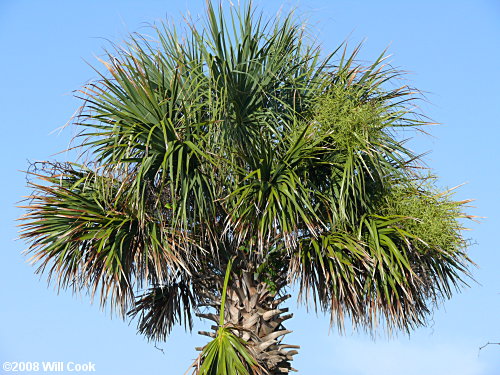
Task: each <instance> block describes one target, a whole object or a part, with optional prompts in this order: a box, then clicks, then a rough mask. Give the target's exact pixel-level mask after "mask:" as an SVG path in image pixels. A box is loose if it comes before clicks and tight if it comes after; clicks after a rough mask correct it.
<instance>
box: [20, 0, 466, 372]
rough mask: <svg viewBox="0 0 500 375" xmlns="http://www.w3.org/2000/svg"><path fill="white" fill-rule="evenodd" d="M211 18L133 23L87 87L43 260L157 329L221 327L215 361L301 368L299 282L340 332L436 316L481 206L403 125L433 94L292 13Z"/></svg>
mask: <svg viewBox="0 0 500 375" xmlns="http://www.w3.org/2000/svg"><path fill="white" fill-rule="evenodd" d="M205 21H206V22H205V24H204V27H202V29H201V31H200V30H199V29H198V28H196V27H195V26H194V25H193V23H190V22H188V23H187V28H186V32H185V33H184V34H182V35H180V34H178V32H177V31H176V29H175V28H174V27H172V26H166V25H161V26H157V27H154V30H155V33H156V34H155V37H154V38H150V37H146V36H143V35H133V36H131V38H130V40H129V41H128V42H127V43H126V45H125V46H123V47H115V49H114V50H113V51H112V52H108V55H107V59H106V61H102V63H103V64H104V66H105V68H106V70H107V71H106V72H105V73H102V74H101V73H99V74H100V78H99V80H97V81H95V82H93V83H90V84H88V85H86V86H85V87H84V88H83V89H82V90H80V91H79V94H78V97H80V98H81V100H82V103H83V104H82V109H81V113H80V114H79V116H78V117H77V118H76V120H75V123H76V125H77V126H79V127H80V128H81V129H82V131H81V133H80V134H79V136H78V139H79V140H80V141H79V143H78V145H79V147H80V150H82V156H81V157H80V158H79V159H78V160H77V161H78V163H76V162H67V163H61V162H43V163H39V164H38V165H37V170H36V171H35V172H32V174H31V175H36V177H37V178H36V179H32V182H31V186H32V187H33V189H34V192H33V194H32V196H31V197H30V201H29V203H28V205H27V206H26V209H27V212H26V214H25V215H24V216H23V218H22V220H23V223H22V227H23V232H22V234H21V237H23V238H24V239H25V240H26V241H28V243H29V249H28V252H29V253H31V254H32V258H31V259H32V262H33V263H35V264H37V265H38V269H37V272H41V273H45V274H46V275H47V277H48V279H49V280H54V282H55V283H56V284H57V285H58V286H59V287H61V288H69V289H71V290H73V291H75V292H76V291H81V290H87V291H89V292H90V294H91V296H92V297H94V296H97V297H98V298H99V299H100V302H101V304H102V305H103V306H104V305H109V306H111V309H112V310H113V311H116V312H118V313H119V314H121V315H122V316H123V317H126V316H129V317H132V318H134V317H135V318H136V319H137V320H138V330H139V332H140V333H141V334H144V335H146V336H147V337H148V338H150V339H152V340H164V339H165V338H166V336H167V335H168V334H169V332H170V330H171V329H172V327H173V326H174V325H176V324H182V325H185V326H186V327H189V328H191V327H192V316H193V315H194V314H197V315H198V316H199V317H201V318H206V319H209V320H212V321H214V323H215V324H214V326H213V327H212V328H213V331H212V332H202V333H203V334H206V335H208V336H211V337H213V338H214V340H213V341H211V342H210V343H209V344H207V345H206V346H205V347H204V348H201V350H202V352H201V354H200V356H199V357H198V360H197V362H196V363H195V364H194V370H193V371H194V373H199V374H226V373H231V374H251V373H268V374H272V375H282V374H287V373H288V372H289V371H290V370H292V367H291V361H292V357H293V356H294V355H295V354H296V353H297V351H296V349H297V348H298V346H295V345H287V344H285V343H284V341H283V340H284V337H285V335H286V334H287V333H289V332H290V331H289V330H287V329H286V328H285V321H286V320H287V319H290V318H291V317H292V314H288V309H287V308H284V307H282V303H283V302H284V301H285V300H287V298H289V297H290V295H289V294H288V292H289V290H290V286H292V285H297V286H298V290H299V300H300V301H302V302H303V303H305V304H313V305H314V306H315V307H317V308H319V309H321V310H322V311H325V312H328V313H329V314H330V315H331V321H332V324H336V325H338V326H339V328H340V329H341V330H342V327H343V322H344V320H345V319H346V318H348V319H350V320H351V321H352V322H353V324H354V325H355V326H358V327H364V328H367V329H369V330H373V329H375V328H376V327H377V326H378V325H379V324H381V325H382V326H384V327H385V328H386V329H387V330H393V329H397V330H400V329H402V330H408V331H409V330H411V329H413V328H414V327H417V326H419V325H422V324H425V323H426V317H427V316H428V314H429V312H430V310H431V309H432V308H433V306H434V305H435V304H436V303H438V302H439V301H440V300H442V299H443V298H449V297H450V296H451V295H452V292H453V291H454V290H455V289H457V288H459V287H460V286H461V285H464V281H463V278H464V276H467V275H468V265H469V264H470V260H469V259H468V257H467V255H466V253H465V250H466V245H467V243H466V241H465V240H464V239H463V237H462V235H461V229H462V227H461V224H460V222H459V219H460V218H463V217H467V216H466V215H465V214H464V213H463V212H462V211H463V205H464V204H465V203H467V202H466V201H462V202H456V201H454V200H453V199H452V196H451V193H450V192H449V191H440V190H438V189H437V188H436V187H435V184H434V181H435V178H434V177H432V176H430V175H429V174H427V172H425V169H423V168H422V167H421V163H420V162H419V157H418V155H414V154H413V153H412V152H411V151H410V150H409V149H408V148H406V147H405V141H404V140H403V138H402V134H403V132H401V131H399V130H403V131H404V130H411V129H420V127H421V126H422V125H425V124H426V121H425V120H423V119H422V117H421V116H419V115H418V113H416V112H415V111H414V103H415V100H418V98H419V96H418V95H417V94H416V93H415V92H414V91H413V90H411V89H410V88H409V87H407V86H405V85H395V84H394V83H397V82H399V77H400V75H401V74H400V72H398V71H397V70H395V69H393V68H392V67H390V66H389V65H387V64H385V62H384V55H382V56H380V57H379V58H378V59H377V60H376V61H375V62H374V63H373V64H371V65H369V66H366V67H364V66H362V65H360V64H358V63H357V62H356V61H357V60H356V55H357V53H358V50H359V48H356V49H355V50H354V52H353V53H351V54H348V53H347V52H346V48H338V49H337V50H335V51H334V52H333V53H331V54H329V55H326V56H325V55H323V54H322V52H321V50H320V48H319V47H318V46H317V45H315V44H314V43H309V44H308V43H307V40H308V38H307V35H306V34H305V32H304V29H303V27H302V25H300V24H298V23H297V22H295V19H294V17H293V15H291V14H290V15H288V16H287V17H285V18H283V19H277V20H276V19H274V20H270V21H267V22H266V21H265V20H264V19H263V17H262V16H261V15H258V14H256V13H255V11H254V10H253V8H252V6H251V4H249V5H246V6H244V7H242V8H241V9H240V10H235V9H234V8H231V10H230V11H229V13H226V14H225V13H224V12H223V11H222V9H220V10H218V11H217V10H214V8H213V6H212V4H210V3H208V5H207V17H206V19H205ZM181 36H183V37H181Z"/></svg>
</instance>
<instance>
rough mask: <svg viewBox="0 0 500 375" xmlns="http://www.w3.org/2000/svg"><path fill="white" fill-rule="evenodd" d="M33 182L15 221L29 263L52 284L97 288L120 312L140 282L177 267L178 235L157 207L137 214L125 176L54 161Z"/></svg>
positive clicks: (93, 290) (181, 241)
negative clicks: (18, 220) (25, 244)
mask: <svg viewBox="0 0 500 375" xmlns="http://www.w3.org/2000/svg"><path fill="white" fill-rule="evenodd" d="M45 172H46V173H44V172H41V173H42V174H39V175H38V176H37V177H38V179H39V180H42V181H41V182H40V183H35V182H32V183H31V186H32V187H33V188H34V189H35V192H36V193H35V194H34V195H32V196H30V197H28V199H29V200H30V204H29V205H28V206H25V208H26V209H27V210H28V212H27V213H26V215H25V216H24V217H23V218H22V219H23V221H24V223H22V224H21V227H22V232H21V238H23V239H25V240H26V241H29V242H30V243H31V246H30V249H29V253H31V254H32V257H31V262H32V263H34V264H39V267H38V269H37V272H47V274H48V279H49V281H50V280H51V279H52V278H53V279H54V282H56V283H57V285H58V286H59V287H62V288H71V289H73V290H74V291H79V290H82V289H88V290H89V291H90V292H91V295H92V297H93V296H94V295H95V294H96V293H98V294H99V295H100V298H101V303H102V304H103V305H104V304H105V303H106V302H107V301H110V302H111V306H112V307H116V308H117V309H118V310H119V312H120V313H121V314H124V313H125V312H126V311H127V309H128V308H129V306H130V305H131V303H133V290H134V288H135V287H140V286H141V285H142V284H143V283H153V284H158V283H162V282H164V281H166V280H168V279H169V277H170V275H169V273H168V270H169V269H174V270H175V269H179V270H182V269H184V262H186V260H187V259H186V258H183V255H181V252H182V250H184V245H187V242H186V240H185V239H183V238H182V236H179V235H178V234H177V233H175V232H173V231H168V229H166V227H165V226H164V225H162V222H163V221H164V220H165V218H164V217H163V212H162V210H157V211H156V212H154V211H151V212H150V215H149V216H147V217H142V216H141V215H139V214H138V211H137V210H136V209H135V207H134V206H133V205H131V204H130V200H128V199H127V187H128V186H127V185H128V182H127V181H120V180H118V179H116V177H114V176H112V175H107V176H102V175H99V174H96V173H94V172H92V171H90V170H88V169H86V168H84V167H79V166H77V165H70V164H67V165H61V164H59V165H55V166H54V168H53V169H52V170H46V171H45Z"/></svg>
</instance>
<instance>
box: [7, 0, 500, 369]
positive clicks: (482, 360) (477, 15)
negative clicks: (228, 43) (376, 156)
mask: <svg viewBox="0 0 500 375" xmlns="http://www.w3.org/2000/svg"><path fill="white" fill-rule="evenodd" d="M256 4H258V5H259V4H260V6H261V9H263V11H264V13H265V14H267V15H269V16H272V15H274V14H275V13H276V12H277V10H278V9H279V8H280V6H281V4H282V2H281V1H274V0H273V1H270V0H268V1H264V0H260V1H256ZM285 4H286V6H285V7H290V6H295V7H296V8H297V14H299V15H301V16H302V18H304V19H308V20H309V23H310V26H311V29H310V30H311V34H312V35H314V36H317V38H318V40H319V41H321V44H322V46H323V49H324V50H325V51H326V52H327V51H331V50H333V49H334V48H336V47H337V46H338V45H339V43H341V42H342V41H344V40H345V39H348V40H349V42H350V44H351V46H354V45H355V44H356V43H357V42H359V41H361V40H363V39H364V38H366V42H365V45H364V49H363V52H362V58H363V59H366V60H372V59H375V58H376V57H377V56H378V55H379V53H380V52H381V51H382V50H383V49H384V48H385V47H387V46H389V53H391V54H392V55H393V56H392V57H391V62H392V64H393V65H395V66H398V67H400V68H401V69H404V70H406V71H408V72H409V75H408V77H407V79H408V81H409V82H410V83H411V84H412V85H413V86H415V87H417V88H419V89H420V90H423V91H424V92H425V93H426V97H427V99H428V102H423V103H422V111H423V112H424V113H425V114H426V115H428V116H429V117H430V118H432V119H433V120H434V121H436V122H439V123H441V124H442V125H439V126H434V127H432V128H428V129H427V130H428V131H429V132H431V133H432V136H420V137H419V138H418V139H415V140H414V141H413V142H412V146H413V148H414V149H416V150H417V151H420V152H425V151H429V150H431V152H430V153H429V154H428V155H427V157H426V161H427V163H428V165H429V166H431V167H432V168H433V169H434V171H435V172H436V173H437V174H438V175H440V176H441V185H442V186H443V187H452V186H455V185H459V184H461V183H466V185H464V186H463V187H461V188H460V189H459V190H458V192H457V195H456V197H457V198H458V199H467V198H475V199H476V202H475V203H474V205H475V208H474V209H471V210H470V213H471V214H475V215H480V216H485V217H487V218H486V219H484V220H482V223H481V224H475V223H470V227H471V228H472V229H473V230H472V231H471V232H468V233H467V236H468V237H470V238H472V240H473V242H474V245H473V246H472V247H471V248H470V256H471V257H472V259H473V260H474V261H475V262H476V263H477V264H478V268H477V269H475V270H473V273H474V275H475V278H476V280H477V282H475V283H474V282H473V283H471V287H470V288H469V289H466V290H464V291H463V292H462V293H461V294H457V295H456V296H455V297H454V298H453V299H452V300H450V301H447V302H445V304H444V305H443V306H442V307H441V308H440V309H439V310H437V311H436V312H435V314H434V316H433V319H432V320H431V321H430V324H429V327H427V328H422V329H418V330H416V331H415V332H414V333H413V334H412V335H411V336H410V337H408V336H407V335H404V334H400V335H398V336H397V337H395V338H392V339H390V340H388V339H387V338H385V337H384V336H382V337H379V338H378V339H377V340H376V341H373V340H372V339H371V338H370V337H369V336H367V335H365V334H363V333H356V332H352V331H350V330H348V331H347V333H346V335H345V336H342V337H341V336H339V335H338V333H337V332H336V331H335V330H332V331H331V332H329V322H328V318H327V317H325V316H322V315H321V314H320V315H316V314H315V313H314V312H310V313H309V314H307V313H306V311H305V309H304V308H297V306H296V305H295V303H290V307H291V309H292V310H296V312H297V313H296V316H295V318H294V319H292V320H291V321H290V323H289V325H288V326H287V328H288V327H289V328H290V329H293V330H294V333H293V334H291V335H289V336H287V341H288V342H290V343H291V344H300V345H301V346H302V348H301V350H300V353H299V355H298V356H296V359H295V361H294V367H295V368H298V369H299V370H300V373H301V374H339V375H396V374H398V375H399V374H406V375H438V374H439V375H447V374H454V375H498V374H500V346H489V347H487V348H485V349H483V350H482V351H481V352H480V353H479V351H478V348H479V347H480V346H482V345H483V344H485V343H486V342H488V341H495V342H499V341H500V276H499V275H500V273H499V270H498V269H499V265H500V255H499V254H500V253H499V251H498V238H497V237H496V236H497V235H499V233H500V201H499V198H498V195H499V194H498V192H499V186H500V165H499V164H500V163H499V162H500V157H499V155H500V154H499V153H498V151H499V148H500V145H499V140H500V105H499V104H500V100H499V99H500V74H499V73H500V48H499V47H500V43H499V42H500V2H499V1H498V0H491V1H479V0H477V1H472V0H471V1H456V0H453V1H452V0H449V1H444V0H443V1H388V0H378V1H368V0H366V1H347V0H345V1H337V0H307V1H306V0H297V1H295V2H289V1H288V2H286V3H285ZM203 9H204V1H203V0H190V1H188V0H182V1H168V0H163V1H153V0H142V1H138V0H137V1H128V0H120V1H118V0H101V1H97V0H86V1H51V0H44V1H37V0H31V1H25V0H0V46H1V47H0V48H1V52H0V55H1V58H0V72H1V75H0V77H1V78H0V88H1V90H0V116H1V120H0V123H1V125H0V127H1V131H2V132H3V134H4V136H3V140H4V141H3V143H2V147H1V148H0V152H1V158H2V159H1V160H3V162H2V163H0V165H1V166H0V168H1V174H0V176H2V182H1V184H0V189H1V194H0V199H1V206H0V208H1V214H0V217H1V221H0V223H1V225H0V239H1V241H2V243H1V246H0V249H1V253H0V254H1V255H0V257H1V259H0V301H1V302H0V306H1V307H0V362H4V361H73V362H87V361H92V362H93V363H95V365H96V370H97V372H96V373H97V374H102V375H135V374H141V373H142V374H146V373H147V374H149V375H154V374H167V375H170V374H172V375H182V374H183V373H184V372H185V370H186V369H187V367H188V366H189V365H190V363H191V362H192V360H193V359H194V357H195V355H196V353H195V351H194V350H193V347H194V346H201V345H202V344H203V343H204V342H205V340H203V338H202V337H201V336H198V335H197V334H196V333H193V334H189V333H185V332H184V331H183V330H182V329H177V330H174V332H173V334H172V335H171V336H170V337H169V339H168V341H167V342H166V343H164V344H159V345H158V346H159V347H160V348H161V349H163V350H164V354H163V353H162V352H161V351H160V350H157V349H156V348H155V347H154V346H153V345H152V344H150V343H148V342H147V341H146V340H145V339H143V338H142V337H141V336H139V335H137V334H136V331H135V326H134V323H132V324H130V325H128V324H127V323H124V322H122V321H121V320H119V319H118V318H114V319H113V320H111V319H110V317H109V314H107V313H105V312H102V311H100V310H99V306H98V305H92V306H91V305H90V304H89V299H88V298H87V296H85V295H83V296H71V294H70V293H67V292H61V293H59V295H57V293H56V291H55V290H54V289H53V287H50V288H47V287H46V283H45V279H43V278H42V279H41V280H39V278H38V277H37V276H35V275H34V273H33V271H34V270H33V268H32V267H30V266H29V265H27V264H26V259H25V258H24V257H23V256H21V254H20V253H21V251H22V250H23V249H24V248H25V244H23V243H22V242H21V241H15V238H16V236H17V229H16V227H15V222H14V220H15V218H16V217H18V216H20V215H21V213H22V212H21V210H20V209H17V208H15V205H16V202H17V201H19V200H20V198H21V196H22V195H26V194H27V193H28V190H27V188H26V187H25V176H24V175H23V173H21V172H20V170H23V169H26V168H27V165H28V163H27V160H31V161H34V160H43V159H49V158H51V157H52V155H53V154H54V153H56V152H58V151H60V150H62V149H64V148H65V147H66V146H67V145H68V141H69V139H70V138H71V136H72V135H73V134H74V129H72V128H71V127H70V128H66V129H65V130H64V131H62V132H60V133H59V132H57V131H56V132H54V130H55V129H57V128H59V127H61V126H62V125H64V124H65V123H66V121H68V119H69V118H70V117H71V115H72V114H73V113H74V111H75V110H76V109H77V107H78V105H79V103H78V101H77V100H76V99H74V98H73V97H72V91H73V90H76V89H78V88H79V87H81V85H82V84H84V83H85V82H87V81H88V80H90V79H93V78H96V74H95V72H93V71H92V69H91V68H90V66H89V65H87V63H86V62H89V63H90V64H95V65H98V63H97V61H96V56H99V55H101V54H102V47H105V46H106V45H107V42H106V40H105V39H109V40H112V41H115V42H119V41H121V40H123V39H124V38H126V36H127V34H128V33H129V32H134V31H139V32H146V31H147V29H145V28H144V27H143V26H144V23H145V22H150V23H151V22H154V21H158V20H162V19H164V18H165V16H168V17H169V18H171V19H173V20H174V21H179V20H181V19H182V17H181V14H183V13H185V12H186V11H188V10H189V11H190V12H191V14H192V15H193V16H196V15H197V14H200V13H201V12H203ZM59 157H60V158H62V157H64V155H62V156H59ZM196 328H198V327H196ZM0 371H1V370H0Z"/></svg>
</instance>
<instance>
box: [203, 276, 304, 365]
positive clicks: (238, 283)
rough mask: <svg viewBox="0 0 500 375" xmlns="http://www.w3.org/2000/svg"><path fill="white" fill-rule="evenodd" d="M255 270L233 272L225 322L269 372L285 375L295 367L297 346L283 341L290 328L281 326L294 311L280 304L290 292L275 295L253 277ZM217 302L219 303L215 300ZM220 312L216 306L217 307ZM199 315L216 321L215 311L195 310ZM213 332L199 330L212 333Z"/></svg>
mask: <svg viewBox="0 0 500 375" xmlns="http://www.w3.org/2000/svg"><path fill="white" fill-rule="evenodd" d="M253 275H254V273H252V272H245V271H244V272H242V274H241V275H235V274H233V275H232V276H231V282H230V283H229V285H228V288H227V297H226V298H227V299H226V307H225V314H224V315H225V317H224V324H225V325H226V326H228V327H231V328H233V332H234V333H235V334H236V335H237V336H239V337H241V338H242V339H243V340H245V341H246V342H247V343H248V344H249V349H250V350H251V351H252V354H253V355H254V357H255V358H256V359H257V361H258V363H259V365H260V366H262V367H263V368H264V369H265V370H266V371H267V372H268V374H269V375H285V374H288V373H289V372H290V371H296V370H295V369H293V368H292V367H291V361H292V359H293V356H294V355H295V354H297V350H294V349H298V348H299V346H297V345H286V344H284V343H283V338H284V336H285V335H287V334H288V333H290V332H292V331H289V330H287V329H285V327H284V326H283V322H284V321H286V320H287V319H290V318H291V317H292V316H293V314H286V313H287V312H288V308H280V307H279V305H280V304H281V303H282V302H283V301H285V300H286V299H288V298H289V297H290V295H285V296H282V297H278V296H277V294H276V292H273V291H271V290H270V288H269V286H268V285H267V284H266V283H264V282H259V281H256V280H255V279H254V276H253ZM214 305H215V306H217V305H218V304H214ZM216 309H217V313H219V308H217V307H216ZM198 316H200V317H202V318H206V319H210V320H212V321H214V322H215V323H216V324H218V322H219V317H218V314H198ZM217 328H218V327H217V326H212V329H213V330H214V331H213V332H199V333H200V334H202V335H206V336H210V337H215V332H216V330H217ZM289 349H292V350H289Z"/></svg>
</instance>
